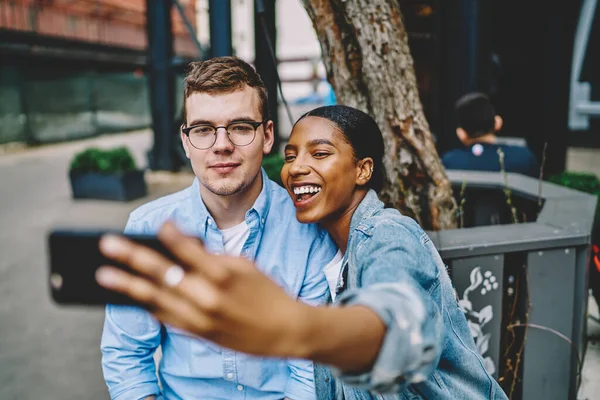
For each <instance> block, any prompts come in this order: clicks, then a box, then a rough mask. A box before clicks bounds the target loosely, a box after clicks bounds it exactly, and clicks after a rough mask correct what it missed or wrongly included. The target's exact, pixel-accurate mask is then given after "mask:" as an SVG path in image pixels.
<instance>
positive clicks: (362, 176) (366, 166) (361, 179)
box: [356, 157, 374, 186]
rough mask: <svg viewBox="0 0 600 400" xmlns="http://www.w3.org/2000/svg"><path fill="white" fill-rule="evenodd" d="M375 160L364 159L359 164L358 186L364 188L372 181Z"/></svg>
mask: <svg viewBox="0 0 600 400" xmlns="http://www.w3.org/2000/svg"><path fill="white" fill-rule="evenodd" d="M373 166H374V163H373V159H372V158H371V157H367V158H363V159H362V160H360V161H359V162H358V165H357V168H358V171H357V172H358V173H357V175H356V184H357V185H359V186H364V185H366V184H367V183H369V181H370V180H371V177H372V176H373Z"/></svg>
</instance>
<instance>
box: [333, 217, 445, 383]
mask: <svg viewBox="0 0 600 400" xmlns="http://www.w3.org/2000/svg"><path fill="white" fill-rule="evenodd" d="M419 231H420V230H419ZM420 232H422V231H420ZM356 234H358V235H359V238H358V239H359V244H358V245H357V247H356V253H355V254H354V262H355V263H356V271H357V276H356V279H357V281H356V283H355V285H356V287H357V289H354V290H348V291H347V292H345V293H343V294H342V296H341V297H340V300H339V302H338V303H337V304H338V305H341V306H349V305H363V306H366V307H368V308H370V309H371V310H372V311H374V312H375V313H376V314H377V315H378V316H379V317H380V318H381V320H382V321H383V322H384V324H385V325H386V328H387V329H386V334H385V337H384V340H383V344H382V347H381V349H380V351H379V355H378V356H377V359H376V362H375V364H374V365H373V367H372V369H371V370H370V371H365V372H364V373H362V374H358V375H347V374H346V375H344V374H343V373H342V372H341V371H336V370H335V369H334V373H335V374H336V375H339V376H340V378H341V379H342V381H344V382H345V383H347V384H349V385H351V386H355V387H358V388H360V389H363V390H372V391H376V392H380V393H389V392H399V391H400V390H402V388H403V387H404V386H406V385H408V384H412V383H418V382H421V381H424V380H425V379H427V377H428V376H429V375H430V374H431V373H432V371H433V370H434V369H435V367H436V365H437V364H438V362H439V359H440V355H441V350H442V343H441V342H442V337H443V336H442V329H443V325H442V316H441V315H442V314H441V311H442V310H440V309H439V307H441V305H440V306H438V304H437V303H436V302H435V301H434V298H433V297H432V296H433V294H434V293H435V292H436V291H438V290H439V284H440V282H439V279H438V275H439V271H438V266H437V264H436V262H435V260H434V259H433V257H432V255H431V253H430V252H429V251H427V250H426V248H425V246H424V245H425V243H426V241H428V240H430V239H429V237H428V236H427V235H426V234H425V233H424V232H422V236H421V237H420V238H419V237H417V236H415V233H414V231H411V230H410V229H407V227H406V226H405V225H404V222H400V221H398V220H379V221H377V222H376V223H375V224H374V225H373V226H371V227H370V228H368V229H365V230H364V231H360V230H359V232H356ZM440 304H441V303H440Z"/></svg>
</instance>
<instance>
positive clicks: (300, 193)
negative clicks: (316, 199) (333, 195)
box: [294, 186, 321, 201]
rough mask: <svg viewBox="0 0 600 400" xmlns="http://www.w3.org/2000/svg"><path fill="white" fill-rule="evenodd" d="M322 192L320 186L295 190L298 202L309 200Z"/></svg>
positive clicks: (300, 187) (302, 187)
mask: <svg viewBox="0 0 600 400" xmlns="http://www.w3.org/2000/svg"><path fill="white" fill-rule="evenodd" d="M320 191H321V188H320V187H319V186H297V187H295V188H294V194H295V195H296V199H297V200H298V201H299V200H306V199H309V198H311V197H312V196H314V195H315V194H316V193H319V192H320Z"/></svg>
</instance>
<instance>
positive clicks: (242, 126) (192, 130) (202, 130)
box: [181, 119, 268, 150]
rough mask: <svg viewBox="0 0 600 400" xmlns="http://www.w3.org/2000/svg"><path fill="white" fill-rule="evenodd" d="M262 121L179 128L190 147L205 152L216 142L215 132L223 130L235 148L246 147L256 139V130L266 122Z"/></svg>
mask: <svg viewBox="0 0 600 400" xmlns="http://www.w3.org/2000/svg"><path fill="white" fill-rule="evenodd" d="M267 121H268V120H267V119H264V120H262V121H260V122H257V121H234V122H232V123H230V124H229V125H226V126H225V125H219V126H212V125H209V124H201V125H194V126H190V127H188V128H184V127H183V126H182V127H181V131H182V132H183V133H184V134H185V135H186V136H187V137H188V139H189V140H190V143H191V144H192V146H194V147H195V148H197V149H198V150H206V149H210V148H211V147H213V145H214V144H215V143H216V142H217V130H218V129H219V128H224V129H225V130H226V131H227V137H228V138H229V140H230V141H231V143H233V144H234V145H236V146H248V145H249V144H250V143H252V142H253V141H254V138H255V137H256V130H257V129H258V127H259V126H261V125H262V124H264V123H265V122H267Z"/></svg>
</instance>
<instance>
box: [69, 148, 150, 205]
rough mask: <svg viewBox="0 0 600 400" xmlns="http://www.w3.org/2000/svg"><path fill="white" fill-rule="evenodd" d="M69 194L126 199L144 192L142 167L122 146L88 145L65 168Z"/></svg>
mask: <svg viewBox="0 0 600 400" xmlns="http://www.w3.org/2000/svg"><path fill="white" fill-rule="evenodd" d="M69 177H70V179H71V189H72V191H73V198H76V199H100V200H120V201H129V200H133V199H136V198H138V197H143V196H145V195H146V182H145V181H144V171H141V170H138V169H137V168H136V165H135V160H134V158H133V156H132V155H131V153H130V152H129V150H128V149H127V148H125V147H117V148H113V149H98V148H89V149H86V150H84V151H82V152H80V153H77V154H76V155H75V157H74V158H73V160H72V161H71V166H70V168H69Z"/></svg>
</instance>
